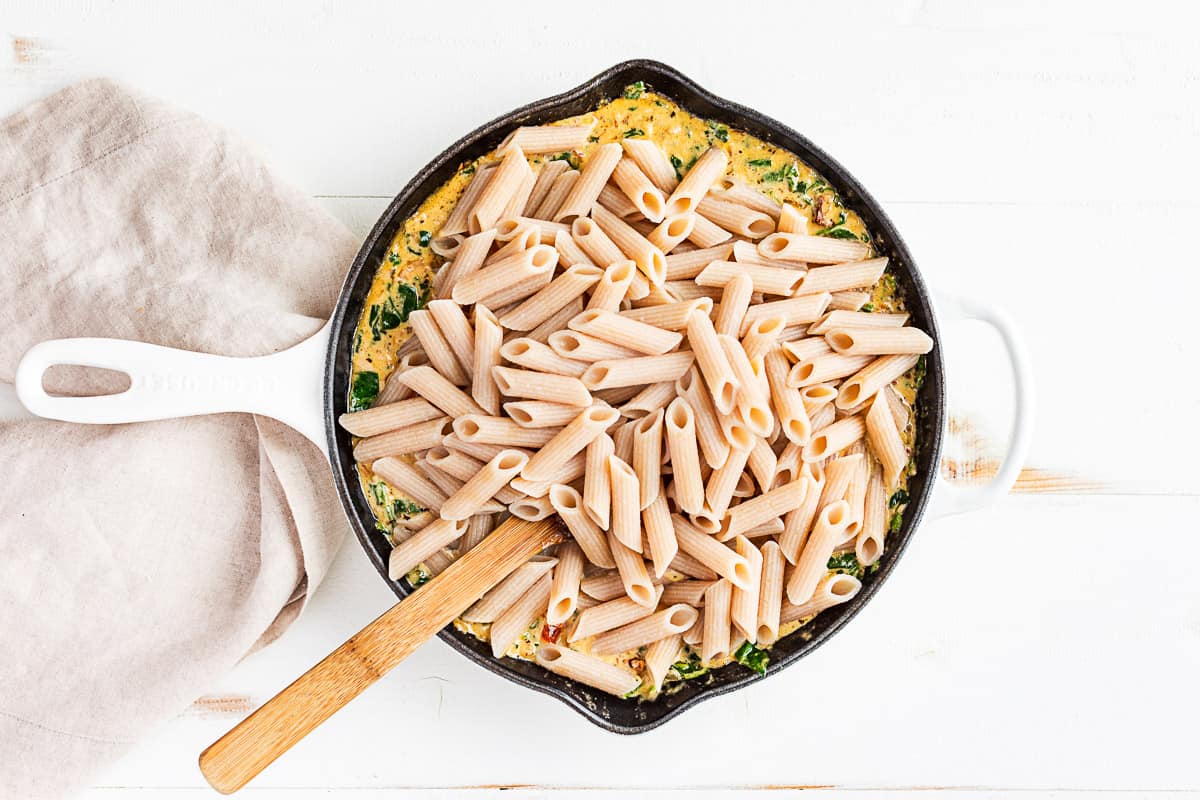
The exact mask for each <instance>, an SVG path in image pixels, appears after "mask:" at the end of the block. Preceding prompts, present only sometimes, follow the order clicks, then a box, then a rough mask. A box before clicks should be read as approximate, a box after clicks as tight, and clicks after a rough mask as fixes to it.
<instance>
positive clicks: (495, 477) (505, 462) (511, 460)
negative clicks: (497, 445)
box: [440, 450, 529, 520]
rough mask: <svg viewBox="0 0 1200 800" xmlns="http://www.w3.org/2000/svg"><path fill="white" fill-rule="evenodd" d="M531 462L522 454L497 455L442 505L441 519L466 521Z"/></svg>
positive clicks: (503, 452) (517, 452) (502, 453)
mask: <svg viewBox="0 0 1200 800" xmlns="http://www.w3.org/2000/svg"><path fill="white" fill-rule="evenodd" d="M528 460H529V458H528V457H527V456H526V455H525V454H524V453H522V452H521V451H519V450H504V451H502V452H500V453H498V454H497V455H496V456H495V457H494V458H493V459H492V460H491V461H489V462H488V463H487V464H485V465H484V466H483V468H482V469H481V470H480V471H479V472H478V473H476V474H475V475H474V476H472V477H471V478H470V479H468V480H467V481H466V482H465V483H464V484H463V485H462V488H461V489H459V490H458V491H457V492H455V493H454V494H452V495H450V497H449V498H447V499H446V501H445V502H444V503H442V508H441V511H440V513H441V517H442V519H453V520H459V519H462V520H465V519H467V518H469V517H470V516H471V515H473V514H475V513H477V512H478V511H479V510H480V508H481V507H482V506H483V504H484V503H485V502H486V501H488V500H490V499H491V498H492V497H493V496H494V495H495V494H496V493H497V492H498V491H500V489H502V488H503V487H504V486H505V484H507V483H508V482H509V481H510V480H512V478H513V477H514V476H515V475H516V474H517V473H518V472H520V471H521V469H522V468H523V467H524V466H525V464H526V462H527V461H528Z"/></svg>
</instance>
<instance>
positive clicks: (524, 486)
mask: <svg viewBox="0 0 1200 800" xmlns="http://www.w3.org/2000/svg"><path fill="white" fill-rule="evenodd" d="M576 410H578V409H576ZM586 467H587V460H586V458H585V457H584V454H583V453H576V454H575V455H574V456H572V457H571V458H569V459H567V463H565V464H563V465H562V466H561V467H559V469H558V470H557V471H556V472H555V473H554V477H553V478H551V479H550V480H545V481H531V480H528V479H527V478H522V477H520V476H517V477H515V478H513V479H512V481H510V482H509V486H511V487H512V488H513V489H515V490H517V491H519V492H521V493H522V494H526V495H529V496H530V497H545V496H546V495H547V494H549V493H550V488H551V487H552V486H554V484H556V483H568V484H569V483H574V482H575V481H577V480H578V479H579V478H582V477H583V471H584V469H585V468H586Z"/></svg>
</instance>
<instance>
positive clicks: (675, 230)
mask: <svg viewBox="0 0 1200 800" xmlns="http://www.w3.org/2000/svg"><path fill="white" fill-rule="evenodd" d="M695 227H696V217H695V215H693V214H674V215H672V216H669V217H667V218H665V219H664V220H663V221H662V222H661V223H659V224H658V226H657V227H655V228H654V230H652V231H650V232H649V233H648V234H646V238H647V239H648V240H649V241H650V244H652V245H654V246H655V247H657V248H658V249H659V250H661V251H662V252H663V253H664V254H667V253H670V252H671V251H672V250H674V249H675V248H676V247H678V246H679V245H680V244H682V243H683V242H684V241H685V240H686V239H687V238H688V237H689V236H691V235H692V230H693V229H694V228H695ZM664 263H665V262H664ZM665 275H666V273H665V272H664V279H665Z"/></svg>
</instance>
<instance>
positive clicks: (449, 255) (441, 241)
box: [429, 233, 467, 261]
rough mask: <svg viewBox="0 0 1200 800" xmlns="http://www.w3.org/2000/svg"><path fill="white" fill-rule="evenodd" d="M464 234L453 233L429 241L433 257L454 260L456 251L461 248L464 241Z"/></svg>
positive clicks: (465, 236)
mask: <svg viewBox="0 0 1200 800" xmlns="http://www.w3.org/2000/svg"><path fill="white" fill-rule="evenodd" d="M466 238H467V235H466V234H465V233H454V234H451V235H449V236H437V237H434V238H433V239H431V240H430V241H429V249H430V250H432V251H433V254H434V255H437V256H441V257H442V258H444V259H446V260H447V261H449V260H451V259H453V258H454V256H455V255H457V254H458V249H459V248H460V247H462V243H463V242H464V241H466Z"/></svg>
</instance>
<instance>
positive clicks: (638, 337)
mask: <svg viewBox="0 0 1200 800" xmlns="http://www.w3.org/2000/svg"><path fill="white" fill-rule="evenodd" d="M567 325H568V327H570V328H571V330H574V331H577V332H579V333H583V334H587V335H589V336H594V337H595V338H597V339H602V340H604V341H606V342H610V343H612V344H616V345H618V346H621V347H624V348H627V349H629V350H634V351H636V352H638V353H642V354H645V355H655V356H657V355H662V354H663V353H666V352H668V351H670V350H674V349H675V348H676V347H678V346H679V343H680V342H681V341H683V335H682V334H680V333H677V332H675V331H668V330H664V329H663V328H656V327H654V326H653V325H647V324H646V323H644V322H639V321H637V320H636V319H631V318H629V317H626V316H622V315H621V314H615V313H613V312H612V311H600V310H596V309H592V310H589V311H584V312H583V313H582V314H579V315H578V316H576V317H575V318H573V319H572V320H571V321H570V322H568V323H567Z"/></svg>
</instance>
